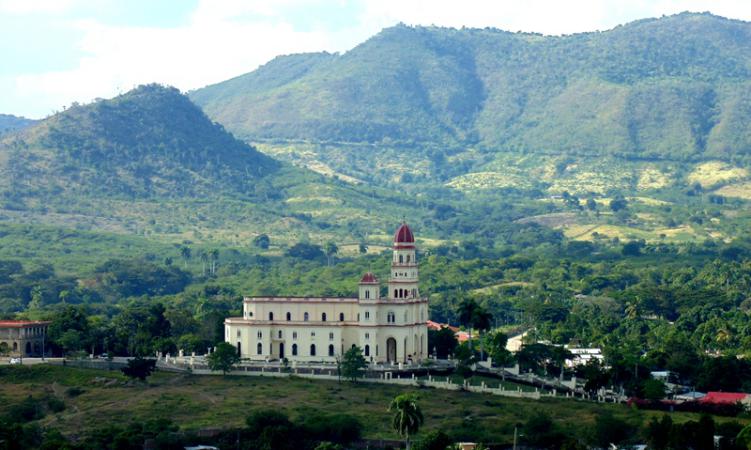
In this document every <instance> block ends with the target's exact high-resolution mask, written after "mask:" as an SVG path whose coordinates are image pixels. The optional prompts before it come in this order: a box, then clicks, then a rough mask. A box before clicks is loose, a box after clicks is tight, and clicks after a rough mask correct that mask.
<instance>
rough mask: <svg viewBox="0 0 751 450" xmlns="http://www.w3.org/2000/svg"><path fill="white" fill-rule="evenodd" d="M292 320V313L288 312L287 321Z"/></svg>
mask: <svg viewBox="0 0 751 450" xmlns="http://www.w3.org/2000/svg"><path fill="white" fill-rule="evenodd" d="M290 320H292V313H289V312H288V313H287V322H289V321H290Z"/></svg>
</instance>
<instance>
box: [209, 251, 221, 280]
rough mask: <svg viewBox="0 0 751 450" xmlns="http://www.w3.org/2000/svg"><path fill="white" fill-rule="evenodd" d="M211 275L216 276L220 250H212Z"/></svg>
mask: <svg viewBox="0 0 751 450" xmlns="http://www.w3.org/2000/svg"><path fill="white" fill-rule="evenodd" d="M210 255H211V274H212V275H216V263H217V261H219V249H216V248H215V249H213V250H211V253H210Z"/></svg>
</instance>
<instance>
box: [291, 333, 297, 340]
mask: <svg viewBox="0 0 751 450" xmlns="http://www.w3.org/2000/svg"><path fill="white" fill-rule="evenodd" d="M292 339H297V331H293V332H292Z"/></svg>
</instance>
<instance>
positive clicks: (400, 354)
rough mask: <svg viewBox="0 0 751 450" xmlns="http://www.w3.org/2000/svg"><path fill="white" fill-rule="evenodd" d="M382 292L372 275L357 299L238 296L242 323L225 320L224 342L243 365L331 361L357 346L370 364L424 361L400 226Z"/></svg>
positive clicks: (414, 282)
mask: <svg viewBox="0 0 751 450" xmlns="http://www.w3.org/2000/svg"><path fill="white" fill-rule="evenodd" d="M387 286H388V289H386V291H385V296H382V294H383V292H382V291H381V284H380V282H379V281H378V279H377V278H376V277H375V275H373V274H372V273H370V272H368V273H366V274H365V275H363V276H362V278H361V279H360V283H359V286H358V295H357V297H343V298H330V297H245V298H244V299H243V316H242V317H230V318H228V319H226V320H225V322H224V328H225V341H226V342H228V343H230V344H232V345H234V346H235V347H236V348H237V352H238V354H239V355H240V356H241V357H242V358H247V359H251V360H275V359H278V360H281V359H284V358H287V359H288V360H290V361H308V362H319V361H324V362H334V361H336V359H337V358H338V357H340V356H341V355H343V354H344V352H346V351H347V350H348V349H349V348H351V347H354V346H358V347H360V348H361V349H362V352H363V355H364V356H365V358H366V360H368V361H369V362H380V363H384V362H390V363H397V362H409V361H419V360H421V359H424V358H427V356H428V329H427V324H426V323H427V319H428V299H427V298H425V297H421V296H420V290H419V287H418V266H417V255H416V249H415V238H414V235H413V234H412V231H411V230H410V229H409V226H408V225H407V224H406V223H403V224H401V226H400V227H399V228H398V229H397V230H396V233H395V234H394V247H393V257H392V260H391V271H390V275H389V281H388V283H387Z"/></svg>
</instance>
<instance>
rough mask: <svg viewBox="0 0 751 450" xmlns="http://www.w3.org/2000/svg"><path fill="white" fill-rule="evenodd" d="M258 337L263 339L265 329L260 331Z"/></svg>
mask: <svg viewBox="0 0 751 450" xmlns="http://www.w3.org/2000/svg"><path fill="white" fill-rule="evenodd" d="M258 339H263V331H259V332H258Z"/></svg>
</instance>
